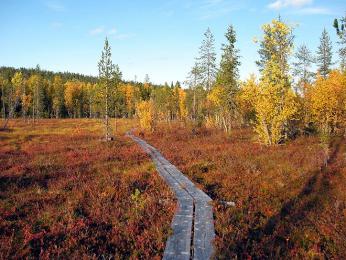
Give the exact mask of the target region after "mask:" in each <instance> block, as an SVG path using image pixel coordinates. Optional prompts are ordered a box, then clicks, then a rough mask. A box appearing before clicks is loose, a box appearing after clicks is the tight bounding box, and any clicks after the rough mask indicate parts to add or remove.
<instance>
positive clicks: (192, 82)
mask: <svg viewBox="0 0 346 260" xmlns="http://www.w3.org/2000/svg"><path fill="white" fill-rule="evenodd" d="M201 80H202V76H201V68H200V67H199V66H198V63H197V62H195V64H194V66H193V67H192V69H191V71H190V73H189V75H188V78H187V84H188V86H189V88H190V89H191V90H192V93H193V100H192V119H193V120H195V119H196V116H197V94H196V90H197V86H198V85H199V84H200V83H201Z"/></svg>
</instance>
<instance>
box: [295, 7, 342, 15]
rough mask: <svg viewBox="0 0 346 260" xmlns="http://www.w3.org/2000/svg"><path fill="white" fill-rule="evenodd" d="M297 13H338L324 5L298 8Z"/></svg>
mask: <svg viewBox="0 0 346 260" xmlns="http://www.w3.org/2000/svg"><path fill="white" fill-rule="evenodd" d="M295 13H297V14H325V15H335V14H336V13H335V12H333V11H332V10H330V9H328V8H324V7H307V8H302V9H300V10H297V11H296V12H295Z"/></svg>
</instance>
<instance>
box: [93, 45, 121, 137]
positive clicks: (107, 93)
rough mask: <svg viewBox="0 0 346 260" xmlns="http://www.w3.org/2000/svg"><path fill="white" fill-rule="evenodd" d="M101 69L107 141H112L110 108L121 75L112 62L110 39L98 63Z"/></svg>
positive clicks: (100, 81) (100, 82)
mask: <svg viewBox="0 0 346 260" xmlns="http://www.w3.org/2000/svg"><path fill="white" fill-rule="evenodd" d="M98 68H99V84H100V86H101V92H102V96H103V100H104V106H105V107H104V125H105V139H106V141H109V140H111V139H112V138H111V127H110V123H109V114H110V111H109V108H110V99H111V94H112V92H113V91H114V87H116V84H118V82H119V77H121V73H120V70H119V67H118V66H115V65H114V64H113V62H112V54H111V47H110V46H109V43H108V39H107V38H106V39H105V44H104V48H103V51H102V54H101V59H100V61H99V63H98Z"/></svg>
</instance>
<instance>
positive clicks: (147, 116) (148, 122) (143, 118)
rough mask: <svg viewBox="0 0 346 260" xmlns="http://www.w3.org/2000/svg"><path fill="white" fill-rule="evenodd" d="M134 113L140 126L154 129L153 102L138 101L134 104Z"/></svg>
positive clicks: (150, 129)
mask: <svg viewBox="0 0 346 260" xmlns="http://www.w3.org/2000/svg"><path fill="white" fill-rule="evenodd" d="M136 114H137V116H138V118H139V124H140V126H141V128H143V129H146V130H149V131H153V130H154V122H155V121H154V104H153V102H152V101H151V100H150V101H140V102H138V103H137V105H136Z"/></svg>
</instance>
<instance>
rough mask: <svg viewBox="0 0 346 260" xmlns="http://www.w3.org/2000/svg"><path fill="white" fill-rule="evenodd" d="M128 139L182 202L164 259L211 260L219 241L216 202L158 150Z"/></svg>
mask: <svg viewBox="0 0 346 260" xmlns="http://www.w3.org/2000/svg"><path fill="white" fill-rule="evenodd" d="M127 135H128V136H129V137H130V138H132V140H134V141H135V142H137V143H138V144H139V145H140V146H141V147H142V149H143V150H144V151H145V152H146V153H148V154H149V155H150V157H151V158H152V160H153V161H154V163H155V166H156V169H157V171H158V172H159V174H160V175H161V177H162V178H163V179H164V180H165V182H166V183H167V184H168V185H169V186H170V187H171V189H172V190H173V191H174V194H175V196H176V198H177V200H178V210H177V212H176V213H175V215H174V217H173V221H172V224H171V227H172V229H173V234H172V235H171V236H170V237H169V238H168V240H167V243H166V248H165V252H164V255H163V259H201V260H202V259H210V258H211V257H212V255H213V252H214V248H213V244H212V242H213V240H214V238H215V230H214V220H213V208H212V205H211V201H212V199H211V198H210V197H209V196H208V195H207V194H205V193H204V192H203V191H201V190H200V189H198V188H197V187H196V186H195V185H194V184H193V183H192V182H191V181H190V180H189V179H188V178H187V177H186V176H185V175H184V174H182V173H181V172H180V171H179V170H178V169H177V168H176V167H175V166H174V165H172V164H171V163H170V162H169V161H168V160H166V159H165V158H164V157H163V156H162V155H161V153H160V152H159V151H158V150H157V149H156V148H154V147H153V146H151V145H150V144H148V143H147V142H145V141H144V140H142V139H140V138H138V137H136V136H134V135H133V134H132V133H131V132H127Z"/></svg>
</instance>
